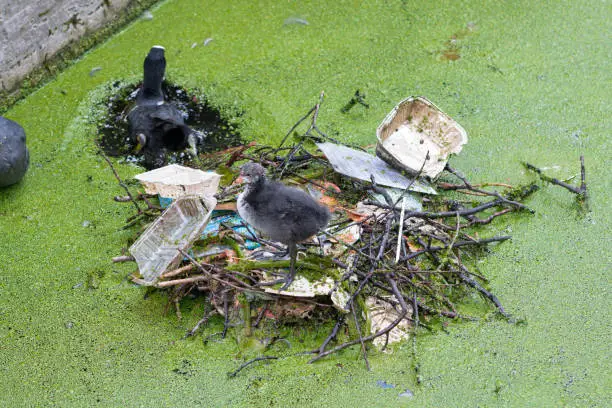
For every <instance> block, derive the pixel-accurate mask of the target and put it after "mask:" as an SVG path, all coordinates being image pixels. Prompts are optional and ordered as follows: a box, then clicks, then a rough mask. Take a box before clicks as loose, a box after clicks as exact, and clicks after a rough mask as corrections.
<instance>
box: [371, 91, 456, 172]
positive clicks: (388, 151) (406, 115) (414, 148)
mask: <svg viewBox="0 0 612 408" xmlns="http://www.w3.org/2000/svg"><path fill="white" fill-rule="evenodd" d="M376 137H377V139H378V143H377V145H376V155H377V156H378V157H380V158H381V159H383V160H384V161H386V162H387V163H389V164H390V165H392V166H393V167H395V168H397V169H399V170H405V171H407V172H409V173H410V174H417V173H418V172H419V170H420V169H421V167H422V166H423V163H425V165H424V166H423V171H422V172H421V175H422V176H427V177H429V178H432V179H434V178H436V177H437V176H438V175H439V174H440V172H442V170H444V166H446V162H447V161H448V158H449V156H450V155H451V154H453V153H459V152H460V151H461V149H462V148H463V145H464V144H466V143H467V141H468V137H467V132H466V131H465V129H463V127H461V125H460V124H459V123H457V122H456V121H455V120H454V119H453V118H451V117H450V116H448V115H447V114H446V113H444V112H443V111H442V110H441V109H440V108H438V107H437V106H436V105H434V104H433V103H432V102H430V101H429V100H428V99H426V98H424V97H422V96H417V97H414V96H411V97H409V98H406V99H404V100H403V101H401V102H400V103H399V104H397V106H395V108H393V110H392V111H391V112H389V114H388V115H387V116H386V117H385V119H384V120H383V121H382V123H381V124H380V125H379V126H378V128H377V129H376ZM427 153H429V159H427V160H426V157H427Z"/></svg>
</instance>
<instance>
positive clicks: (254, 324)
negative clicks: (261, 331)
mask: <svg viewBox="0 0 612 408" xmlns="http://www.w3.org/2000/svg"><path fill="white" fill-rule="evenodd" d="M267 310H268V302H266V303H265V304H264V307H262V308H261V312H259V315H257V319H255V323H253V327H255V328H257V326H259V323H260V322H261V319H263V317H264V315H265V314H266V311H267Z"/></svg>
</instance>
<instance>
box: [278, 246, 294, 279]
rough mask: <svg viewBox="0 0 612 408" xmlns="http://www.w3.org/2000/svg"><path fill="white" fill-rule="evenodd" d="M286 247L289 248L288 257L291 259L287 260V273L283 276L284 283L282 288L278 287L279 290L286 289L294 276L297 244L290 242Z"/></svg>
mask: <svg viewBox="0 0 612 408" xmlns="http://www.w3.org/2000/svg"><path fill="white" fill-rule="evenodd" d="M287 248H288V249H289V258H290V259H291V260H290V261H289V274H288V275H287V277H286V278H285V284H284V285H283V287H282V288H280V290H285V289H287V288H288V287H289V285H291V283H292V282H293V279H294V278H295V259H296V258H297V252H298V251H297V244H296V243H291V244H289V245H287Z"/></svg>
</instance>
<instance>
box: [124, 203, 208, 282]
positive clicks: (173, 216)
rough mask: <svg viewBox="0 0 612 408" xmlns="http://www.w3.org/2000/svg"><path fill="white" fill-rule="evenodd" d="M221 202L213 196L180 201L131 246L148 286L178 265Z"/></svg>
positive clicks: (168, 209)
mask: <svg viewBox="0 0 612 408" xmlns="http://www.w3.org/2000/svg"><path fill="white" fill-rule="evenodd" d="M216 204H217V200H216V199H215V198H214V197H211V196H206V197H202V196H183V197H179V198H177V199H176V200H175V201H174V202H173V203H172V204H171V205H170V207H168V208H167V209H166V210H165V211H164V212H163V213H162V215H161V216H160V217H159V218H158V219H157V220H155V222H153V224H151V226H149V228H147V229H146V231H145V232H143V233H142V235H141V236H140V237H139V238H138V240H136V242H134V244H133V245H132V246H131V247H130V253H131V254H132V256H133V257H134V259H135V260H136V263H137V264H138V269H139V270H140V274H141V275H142V278H143V280H144V281H145V282H146V283H147V284H153V283H155V281H156V280H157V278H159V276H160V275H161V274H162V273H164V272H165V271H166V270H167V269H169V268H172V267H175V266H177V265H178V264H179V263H180V261H181V259H182V258H183V256H182V255H181V253H180V252H179V249H180V250H183V251H184V250H187V249H188V248H189V247H190V246H191V244H192V243H193V242H194V241H195V240H196V239H197V238H198V237H199V236H200V234H201V233H202V231H203V230H204V228H205V227H206V224H207V223H208V221H209V220H210V217H211V214H212V211H213V209H214V208H215V205H216Z"/></svg>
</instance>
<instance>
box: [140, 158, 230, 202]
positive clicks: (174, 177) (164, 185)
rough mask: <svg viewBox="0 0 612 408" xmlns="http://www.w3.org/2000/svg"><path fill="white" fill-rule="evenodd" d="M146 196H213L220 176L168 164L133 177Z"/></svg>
mask: <svg viewBox="0 0 612 408" xmlns="http://www.w3.org/2000/svg"><path fill="white" fill-rule="evenodd" d="M134 178H135V179H137V180H138V181H140V183H141V184H142V185H143V186H144V188H145V191H146V192H147V193H148V194H159V195H160V197H167V198H178V197H181V196H185V195H198V196H213V195H215V194H216V193H217V188H218V187H219V180H220V179H221V176H220V175H219V174H217V173H215V172H214V171H202V170H198V169H192V168H190V167H185V166H180V165H178V164H170V165H168V166H164V167H160V168H159V169H155V170H151V171H147V172H146V173H141V174H138V175H136V176H134Z"/></svg>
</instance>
